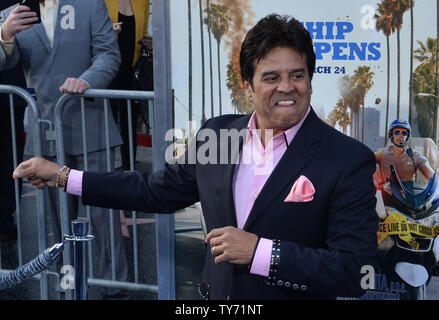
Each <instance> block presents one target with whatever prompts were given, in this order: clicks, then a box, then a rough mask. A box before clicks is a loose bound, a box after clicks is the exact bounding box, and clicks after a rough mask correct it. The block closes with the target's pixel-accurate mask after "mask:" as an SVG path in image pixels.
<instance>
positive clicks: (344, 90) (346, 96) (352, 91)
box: [337, 75, 360, 139]
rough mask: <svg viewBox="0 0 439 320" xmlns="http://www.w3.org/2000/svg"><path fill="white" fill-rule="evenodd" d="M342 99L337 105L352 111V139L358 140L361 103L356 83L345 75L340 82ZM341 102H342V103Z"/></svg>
mask: <svg viewBox="0 0 439 320" xmlns="http://www.w3.org/2000/svg"><path fill="white" fill-rule="evenodd" d="M338 88H339V90H340V95H341V98H340V99H339V102H337V104H340V103H342V104H343V107H346V109H348V108H349V109H350V110H351V137H353V138H355V139H358V138H359V136H360V123H359V110H360V103H359V100H360V99H359V97H358V92H357V91H358V90H356V88H355V83H354V81H353V79H352V78H351V77H349V76H348V75H344V76H343V77H341V78H340V80H339V82H338ZM340 100H341V102H340Z"/></svg>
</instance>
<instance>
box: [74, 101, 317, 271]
mask: <svg viewBox="0 0 439 320" xmlns="http://www.w3.org/2000/svg"><path fill="white" fill-rule="evenodd" d="M310 110H311V109H310V108H308V111H307V113H306V115H305V116H304V117H303V118H302V120H301V121H300V122H299V123H298V124H296V125H295V126H293V127H291V128H290V129H288V130H287V131H285V132H283V133H282V134H279V135H277V136H275V137H272V138H271V139H269V137H268V138H267V137H266V138H265V139H266V140H268V141H267V143H266V146H265V147H264V145H263V144H262V142H261V136H260V134H259V132H258V131H259V130H258V129H257V117H256V113H253V115H252V116H251V118H250V121H249V124H248V127H247V128H248V132H247V136H246V141H245V143H244V145H243V149H242V153H241V155H240V161H239V164H238V165H237V166H236V169H235V173H234V177H233V198H234V202H235V211H236V220H237V222H238V228H241V229H242V228H243V227H244V224H245V221H246V220H247V217H248V215H249V213H250V211H251V209H252V207H253V204H254V202H255V200H256V198H257V197H258V195H259V192H260V191H261V190H262V187H263V186H264V184H265V182H266V181H267V180H268V177H269V176H270V174H271V172H272V171H273V170H274V168H275V167H276V165H277V164H278V162H279V160H280V159H281V158H282V156H283V154H284V153H285V151H286V150H287V147H288V146H289V145H290V144H291V142H292V141H293V139H294V137H295V136H296V134H297V132H298V131H299V129H300V127H301V126H302V124H303V121H304V120H305V118H306V117H307V116H308V114H309V111H310ZM82 175H83V172H82V171H77V170H73V169H72V170H71V171H70V175H69V180H68V183H67V193H69V194H73V195H76V196H81V195H82ZM272 245H273V241H272V240H270V239H265V238H261V239H260V240H259V244H258V247H257V248H256V252H255V256H254V259H253V263H252V265H251V268H250V273H253V274H258V275H261V276H265V277H268V274H269V272H270V260H271V249H272Z"/></svg>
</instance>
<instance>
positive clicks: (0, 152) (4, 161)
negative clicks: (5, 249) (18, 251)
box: [0, 0, 26, 240]
mask: <svg viewBox="0 0 439 320" xmlns="http://www.w3.org/2000/svg"><path fill="white" fill-rule="evenodd" d="M15 3H17V1H16V0H3V1H2V2H1V4H0V11H1V10H4V9H6V8H8V7H10V6H12V5H14V4H15ZM0 84H3V85H13V86H19V87H22V88H26V81H25V79H24V75H23V67H22V66H21V64H17V65H16V66H15V67H14V68H12V69H9V70H6V71H2V72H0ZM14 105H15V109H14V115H15V132H16V141H17V161H18V163H20V162H21V161H23V149H24V127H23V118H24V111H25V108H26V102H25V101H24V100H23V99H20V98H17V97H15V98H14ZM12 171H14V165H13V153H12V128H11V113H10V109H9V95H7V94H1V95H0V177H1V179H0V239H1V240H13V239H16V237H17V227H16V225H15V224H14V216H13V213H14V211H15V209H16V208H15V202H16V199H15V186H14V180H13V179H12V176H11V174H12ZM21 187H22V181H21V180H20V181H19V192H20V194H21Z"/></svg>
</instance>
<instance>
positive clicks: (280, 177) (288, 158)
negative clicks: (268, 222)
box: [243, 109, 320, 230]
mask: <svg viewBox="0 0 439 320" xmlns="http://www.w3.org/2000/svg"><path fill="white" fill-rule="evenodd" d="M319 128H320V126H319V124H318V118H317V115H316V114H315V113H314V111H313V110H312V109H311V111H310V113H309V114H308V117H307V118H306V119H305V121H304V122H303V124H302V127H301V128H300V130H299V131H298V132H297V135H296V137H295V138H294V139H293V141H292V143H291V144H290V146H289V147H288V149H287V150H286V151H285V153H284V155H283V156H282V158H281V159H280V161H279V163H278V164H277V166H276V168H275V169H274V170H273V172H272V173H271V175H270V176H269V178H268V180H267V182H266V183H265V185H264V186H263V188H262V190H261V192H260V194H259V196H258V197H257V198H256V201H255V203H254V204H253V207H252V210H251V211H250V214H249V216H248V218H247V221H246V222H245V225H244V227H243V229H244V230H248V228H249V227H250V226H251V225H252V224H253V223H254V222H255V221H256V219H257V218H258V217H259V216H260V215H262V214H263V213H264V209H265V208H266V207H267V206H268V205H269V204H270V203H272V202H273V200H274V198H276V197H277V196H278V195H279V193H280V192H282V190H284V189H285V187H286V186H287V185H288V184H290V183H291V182H292V181H294V180H295V179H297V178H298V175H299V173H300V172H301V171H302V169H303V168H304V167H305V166H306V165H307V163H308V162H309V161H310V160H311V159H312V158H313V157H314V155H315V154H316V152H317V143H318V141H319V130H318V129H319ZM268 214H269V213H268Z"/></svg>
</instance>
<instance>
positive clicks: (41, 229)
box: [0, 85, 57, 300]
mask: <svg viewBox="0 0 439 320" xmlns="http://www.w3.org/2000/svg"><path fill="white" fill-rule="evenodd" d="M0 93H3V94H9V108H10V113H11V126H12V147H13V150H12V152H13V165H14V168H16V167H17V165H18V163H17V141H16V128H15V112H14V111H15V110H14V99H13V96H14V95H15V96H18V97H21V98H22V99H23V100H25V101H26V103H27V105H28V107H29V108H30V109H31V111H32V112H33V113H34V118H35V119H36V120H35V121H36V124H35V126H34V132H33V133H32V134H33V135H34V139H33V142H34V153H35V155H36V156H42V148H41V136H42V135H41V128H40V124H41V123H42V122H44V121H41V120H40V112H39V109H38V106H37V103H36V101H35V99H34V98H33V97H32V96H31V95H30V94H29V93H28V92H27V91H26V90H24V89H22V88H20V87H16V86H10V85H0ZM15 203H16V216H17V236H18V243H17V244H18V263H19V266H22V265H23V244H22V230H21V219H22V212H21V203H20V196H19V186H18V181H17V180H16V181H15ZM44 207H45V206H44V196H43V191H42V190H38V191H37V214H38V248H39V253H42V252H43V251H44V250H45V249H46V247H47V243H46V218H45V212H44ZM8 272H10V270H4V269H2V264H1V252H0V273H8ZM49 274H52V275H55V273H53V272H49V271H47V270H45V271H43V272H42V273H41V275H38V276H36V277H35V278H36V279H40V280H41V282H40V293H41V299H43V300H47V299H48V275H49ZM56 275H57V274H56Z"/></svg>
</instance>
